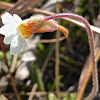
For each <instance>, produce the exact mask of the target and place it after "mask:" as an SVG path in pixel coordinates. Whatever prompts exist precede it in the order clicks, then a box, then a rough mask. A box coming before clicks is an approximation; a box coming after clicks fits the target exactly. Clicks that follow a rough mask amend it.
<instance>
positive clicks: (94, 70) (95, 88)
mask: <svg viewBox="0 0 100 100" xmlns="http://www.w3.org/2000/svg"><path fill="white" fill-rule="evenodd" d="M60 17H70V18H74V19H77V20H79V21H81V22H82V23H84V24H85V27H86V30H87V32H88V38H89V44H90V51H91V56H92V65H93V66H92V76H93V89H92V91H91V93H90V94H89V96H88V97H87V98H86V100H92V99H93V98H94V96H95V95H96V93H97V91H98V76H97V66H96V61H95V48H94V38H93V32H92V30H91V28H90V25H89V23H88V22H87V20H85V19H84V18H83V17H82V16H79V15H76V14H72V13H62V14H56V15H52V16H48V17H45V18H44V21H46V20H50V19H56V18H60ZM77 100H78V99H77Z"/></svg>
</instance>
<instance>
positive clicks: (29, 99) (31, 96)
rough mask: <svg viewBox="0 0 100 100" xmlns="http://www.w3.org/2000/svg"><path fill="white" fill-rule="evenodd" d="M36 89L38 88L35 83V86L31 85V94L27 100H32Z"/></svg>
mask: <svg viewBox="0 0 100 100" xmlns="http://www.w3.org/2000/svg"><path fill="white" fill-rule="evenodd" d="M37 87H38V85H37V84H36V83H35V84H34V85H33V88H32V91H31V93H30V96H29V98H28V100H32V99H33V97H34V92H35V91H36V89H37Z"/></svg>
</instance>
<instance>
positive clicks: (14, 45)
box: [10, 35, 23, 55]
mask: <svg viewBox="0 0 100 100" xmlns="http://www.w3.org/2000/svg"><path fill="white" fill-rule="evenodd" d="M22 43H23V40H22V38H21V37H20V36H18V35H17V36H15V37H14V38H13V40H12V42H11V45H10V53H11V54H12V55H17V54H18V53H19V52H20V50H21V47H22Z"/></svg>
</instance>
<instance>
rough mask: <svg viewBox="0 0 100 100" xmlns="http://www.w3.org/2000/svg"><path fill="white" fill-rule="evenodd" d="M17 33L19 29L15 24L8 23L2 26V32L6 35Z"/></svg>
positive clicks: (0, 29) (0, 30)
mask: <svg viewBox="0 0 100 100" xmlns="http://www.w3.org/2000/svg"><path fill="white" fill-rule="evenodd" d="M16 33H17V29H16V26H15V25H14V24H7V25H4V26H2V27H1V28H0V34H2V35H5V36H6V35H11V34H16Z"/></svg>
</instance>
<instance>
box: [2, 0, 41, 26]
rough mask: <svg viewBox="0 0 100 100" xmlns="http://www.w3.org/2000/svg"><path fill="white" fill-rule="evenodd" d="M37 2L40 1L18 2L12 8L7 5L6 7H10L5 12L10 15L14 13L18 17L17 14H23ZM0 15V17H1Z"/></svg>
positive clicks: (25, 0) (27, 0)
mask: <svg viewBox="0 0 100 100" xmlns="http://www.w3.org/2000/svg"><path fill="white" fill-rule="evenodd" d="M38 1H40V0H19V1H18V2H17V3H16V4H15V5H14V6H13V5H7V6H10V8H9V9H8V8H7V9H6V11H5V12H9V13H10V14H13V13H15V14H18V15H19V14H21V13H23V12H25V11H26V10H27V9H28V8H29V7H31V6H32V5H34V4H36V3H37V2H38ZM11 6H12V7H11ZM3 13H4V12H3ZM3 13H2V14H3ZM2 14H1V15H2ZM1 15H0V17H1ZM0 22H1V19H0ZM0 26H2V22H1V23H0Z"/></svg>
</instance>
